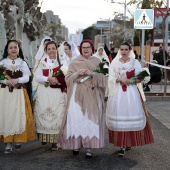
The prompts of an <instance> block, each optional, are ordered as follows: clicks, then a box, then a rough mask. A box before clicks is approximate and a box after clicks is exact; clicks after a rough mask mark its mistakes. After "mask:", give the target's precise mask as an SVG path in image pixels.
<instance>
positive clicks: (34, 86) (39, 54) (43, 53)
mask: <svg viewBox="0 0 170 170" xmlns="http://www.w3.org/2000/svg"><path fill="white" fill-rule="evenodd" d="M51 40H52V39H51V38H50V37H48V36H45V37H44V38H43V39H42V41H41V44H40V46H39V49H38V51H37V54H36V55H35V66H34V69H33V80H32V97H33V102H34V95H35V93H36V90H37V87H38V83H37V81H36V75H35V73H36V69H37V68H38V66H39V64H40V61H41V60H43V58H45V57H47V53H46V51H45V50H44V49H45V46H46V44H47V43H48V42H49V41H51Z"/></svg>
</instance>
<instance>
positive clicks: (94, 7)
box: [39, 0, 135, 34]
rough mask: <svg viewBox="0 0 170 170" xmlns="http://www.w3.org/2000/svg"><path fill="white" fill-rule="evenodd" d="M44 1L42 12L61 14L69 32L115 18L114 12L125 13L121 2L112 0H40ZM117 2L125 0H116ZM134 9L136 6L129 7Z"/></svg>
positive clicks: (60, 16)
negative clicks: (112, 0)
mask: <svg viewBox="0 0 170 170" xmlns="http://www.w3.org/2000/svg"><path fill="white" fill-rule="evenodd" d="M39 1H40V3H41V2H42V1H43V3H42V9H41V11H42V12H45V11H46V10H51V11H53V12H54V14H55V15H59V18H60V19H61V22H62V23H63V25H65V26H66V27H67V28H68V30H69V33H72V34H74V33H76V30H78V29H85V28H87V27H89V26H91V25H92V24H93V23H95V22H96V21H97V20H100V18H102V19H106V20H109V18H110V19H113V18H114V16H113V13H114V12H120V13H124V7H123V5H120V4H115V3H114V4H113V3H110V0H108V2H107V0H39ZM115 2H125V1H124V0H115ZM128 8H130V9H131V10H132V11H134V9H135V8H134V7H133V8H132V7H128ZM127 14H128V12H127Z"/></svg>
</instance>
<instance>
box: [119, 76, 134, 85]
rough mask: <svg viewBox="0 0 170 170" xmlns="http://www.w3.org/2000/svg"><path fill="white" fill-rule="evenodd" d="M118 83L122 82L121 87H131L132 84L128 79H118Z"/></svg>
mask: <svg viewBox="0 0 170 170" xmlns="http://www.w3.org/2000/svg"><path fill="white" fill-rule="evenodd" d="M117 81H118V82H120V84H121V85H129V84H130V83H131V80H130V79H127V78H117Z"/></svg>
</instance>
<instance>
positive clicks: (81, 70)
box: [77, 69, 87, 76]
mask: <svg viewBox="0 0 170 170" xmlns="http://www.w3.org/2000/svg"><path fill="white" fill-rule="evenodd" d="M86 71H87V69H80V70H79V71H78V72H77V73H78V74H79V75H81V76H83V75H87V74H86Z"/></svg>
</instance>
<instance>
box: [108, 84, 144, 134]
mask: <svg viewBox="0 0 170 170" xmlns="http://www.w3.org/2000/svg"><path fill="white" fill-rule="evenodd" d="M106 124H107V126H108V128H109V129H110V130H113V131H138V130H142V129H144V127H145V125H146V117H145V112H144V110H143V107H142V103H141V99H140V94H139V91H138V89H137V87H136V85H134V86H132V85H129V86H127V91H125V92H124V91H123V90H122V86H120V87H119V89H118V92H117V93H116V94H115V95H114V96H113V97H110V98H109V99H108V103H107V108H106Z"/></svg>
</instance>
